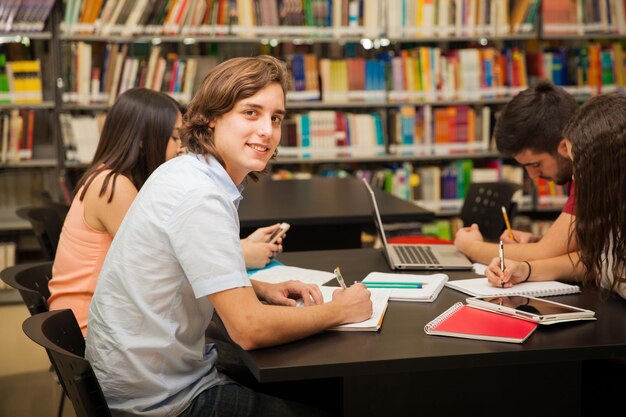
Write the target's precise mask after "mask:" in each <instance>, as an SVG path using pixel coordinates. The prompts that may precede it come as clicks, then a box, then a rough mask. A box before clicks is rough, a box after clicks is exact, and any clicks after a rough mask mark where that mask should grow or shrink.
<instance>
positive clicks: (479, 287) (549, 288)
mask: <svg viewBox="0 0 626 417" xmlns="http://www.w3.org/2000/svg"><path fill="white" fill-rule="evenodd" d="M446 286H447V287H448V288H452V289H453V290H457V291H461V292H464V293H465V294H469V295H472V296H474V297H496V296H500V295H527V296H530V297H549V296H552V295H564V294H575V293H579V292H580V287H579V286H578V285H571V284H564V283H562V282H559V281H540V282H524V283H521V284H517V285H514V286H512V287H511V288H498V287H495V286H493V285H491V284H490V283H489V281H488V280H487V278H470V279H461V280H456V281H448V282H447V283H446Z"/></svg>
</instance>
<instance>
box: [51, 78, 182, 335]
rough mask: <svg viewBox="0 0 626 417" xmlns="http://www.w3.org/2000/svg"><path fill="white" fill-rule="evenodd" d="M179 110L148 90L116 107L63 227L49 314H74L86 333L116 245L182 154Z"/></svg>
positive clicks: (129, 93) (129, 96) (125, 97)
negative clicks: (155, 182)
mask: <svg viewBox="0 0 626 417" xmlns="http://www.w3.org/2000/svg"><path fill="white" fill-rule="evenodd" d="M179 109H180V106H179V105H178V103H176V101H174V100H173V99H172V98H170V97H169V96H167V95H165V94H163V93H160V92H156V91H152V90H148V89H143V88H136V89H131V90H128V91H126V92H124V93H123V94H121V95H120V96H119V97H118V99H117V101H116V102H115V104H114V105H113V106H112V107H111V109H110V111H109V113H108V115H107V118H106V121H105V122H104V126H103V128H102V134H101V136H100V141H99V143H98V147H97V149H96V153H95V155H94V159H93V162H92V163H91V165H90V166H89V168H88V169H87V171H86V172H85V174H84V175H83V176H82V177H81V179H80V181H79V182H78V185H77V187H76V190H75V197H74V200H73V201H72V205H71V207H70V210H69V212H68V214H67V217H66V219H65V223H64V224H63V230H62V232H61V237H60V239H59V246H58V248H57V254H56V257H55V259H54V265H53V268H52V280H51V281H50V283H49V287H50V299H49V300H48V302H49V305H50V309H51V310H57V309H63V308H71V309H72V311H73V312H74V314H75V316H76V319H77V320H78V323H79V325H80V327H81V330H82V331H83V335H85V334H86V333H87V316H88V313H89V304H90V302H91V297H92V295H93V292H94V290H95V287H96V282H97V279H98V274H99V273H100V269H101V268H102V263H103V262H104V258H105V257H106V254H107V251H108V250H109V246H110V245H111V241H112V240H113V238H114V237H115V233H116V232H117V229H118V228H119V226H120V224H121V223H122V219H123V218H124V215H125V214H126V211H127V210H128V208H129V207H130V205H131V203H132V202H133V200H134V198H135V196H136V195H137V192H138V190H139V189H140V188H141V186H142V185H143V183H144V182H145V181H146V179H147V178H148V176H149V175H150V174H151V173H152V171H154V170H155V169H156V168H157V167H158V166H159V165H161V164H162V163H163V162H165V161H166V160H168V159H171V158H173V157H175V156H176V155H177V154H178V153H179V151H180V150H181V147H180V143H179V142H180V140H179V138H178V128H179V126H180V125H181V123H182V115H181V111H180V110H179Z"/></svg>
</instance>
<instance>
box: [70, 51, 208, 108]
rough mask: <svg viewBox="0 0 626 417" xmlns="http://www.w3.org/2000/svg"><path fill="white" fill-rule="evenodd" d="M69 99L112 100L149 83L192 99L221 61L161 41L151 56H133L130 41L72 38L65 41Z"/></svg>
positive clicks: (180, 98) (87, 101)
mask: <svg viewBox="0 0 626 417" xmlns="http://www.w3.org/2000/svg"><path fill="white" fill-rule="evenodd" d="M65 48H66V51H67V56H68V59H66V60H65V68H64V76H65V78H66V80H67V83H66V91H65V92H64V94H63V101H64V102H65V103H75V104H108V105H111V104H113V102H114V101H115V99H116V98H117V96H118V95H119V94H121V93H123V92H124V91H126V90H127V89H130V88H134V87H145V88H149V89H152V90H156V91H162V92H164V93H167V94H169V95H171V96H172V97H173V98H174V99H176V100H178V101H180V102H181V103H186V102H189V101H190V100H191V97H192V95H193V91H194V87H195V86H196V85H199V83H200V82H201V81H202V79H203V78H204V76H205V75H206V73H208V72H209V70H210V69H211V68H213V67H214V66H215V65H217V58H216V57H213V56H186V57H181V56H179V55H178V54H176V53H164V51H162V49H161V46H160V45H155V46H153V47H152V50H151V51H150V54H149V55H148V56H131V55H130V54H129V46H128V45H127V44H116V43H107V44H91V43H87V42H70V43H68V44H66V45H65Z"/></svg>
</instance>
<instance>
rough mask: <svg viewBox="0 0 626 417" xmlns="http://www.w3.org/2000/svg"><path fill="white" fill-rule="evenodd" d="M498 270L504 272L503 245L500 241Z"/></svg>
mask: <svg viewBox="0 0 626 417" xmlns="http://www.w3.org/2000/svg"><path fill="white" fill-rule="evenodd" d="M500 270H501V271H502V272H504V245H503V244H502V241H500Z"/></svg>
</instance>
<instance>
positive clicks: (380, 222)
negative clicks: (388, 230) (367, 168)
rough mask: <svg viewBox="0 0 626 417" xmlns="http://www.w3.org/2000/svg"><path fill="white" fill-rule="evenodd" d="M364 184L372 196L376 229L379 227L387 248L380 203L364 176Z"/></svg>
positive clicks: (379, 233)
mask: <svg viewBox="0 0 626 417" xmlns="http://www.w3.org/2000/svg"><path fill="white" fill-rule="evenodd" d="M362 180H363V184H365V186H366V187H367V190H368V191H369V193H370V196H371V197H372V205H373V206H374V224H375V225H376V229H378V235H379V236H380V240H382V242H383V246H385V249H387V237H386V236H385V229H383V220H382V219H381V217H380V210H378V203H377V202H376V196H375V195H374V190H372V187H370V185H369V183H368V182H367V179H365V178H362Z"/></svg>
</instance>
